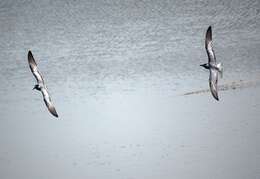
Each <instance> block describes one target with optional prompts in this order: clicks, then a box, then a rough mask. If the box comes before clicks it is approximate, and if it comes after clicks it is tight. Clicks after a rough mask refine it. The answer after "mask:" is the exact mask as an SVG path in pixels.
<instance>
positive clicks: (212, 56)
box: [205, 26, 216, 63]
mask: <svg viewBox="0 0 260 179" xmlns="http://www.w3.org/2000/svg"><path fill="white" fill-rule="evenodd" d="M205 48H206V51H207V54H208V59H209V63H216V56H215V53H214V50H213V46H212V30H211V26H209V28H208V30H207V32H206V38H205Z"/></svg>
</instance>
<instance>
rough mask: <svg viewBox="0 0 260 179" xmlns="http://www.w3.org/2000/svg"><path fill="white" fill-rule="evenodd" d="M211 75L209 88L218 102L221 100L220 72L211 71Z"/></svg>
mask: <svg viewBox="0 0 260 179" xmlns="http://www.w3.org/2000/svg"><path fill="white" fill-rule="evenodd" d="M209 71H210V75H209V87H210V91H211V94H212V95H213V97H214V98H215V99H216V100H219V98H218V71H217V70H216V69H210V70H209Z"/></svg>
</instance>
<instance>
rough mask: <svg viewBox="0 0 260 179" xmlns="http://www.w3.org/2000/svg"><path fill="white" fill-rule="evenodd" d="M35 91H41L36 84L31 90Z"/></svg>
mask: <svg viewBox="0 0 260 179" xmlns="http://www.w3.org/2000/svg"><path fill="white" fill-rule="evenodd" d="M35 89H36V90H39V91H40V90H41V88H40V86H39V85H38V84H36V85H34V87H33V89H32V90H35Z"/></svg>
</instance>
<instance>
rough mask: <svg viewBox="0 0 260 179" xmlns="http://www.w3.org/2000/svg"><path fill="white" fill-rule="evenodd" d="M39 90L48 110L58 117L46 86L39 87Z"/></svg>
mask: <svg viewBox="0 0 260 179" xmlns="http://www.w3.org/2000/svg"><path fill="white" fill-rule="evenodd" d="M41 92H42V95H43V100H44V102H45V104H46V106H47V108H48V110H49V112H50V113H51V114H52V115H53V116H55V117H58V113H57V111H56V109H55V107H54V105H53V104H52V101H51V98H50V95H49V93H48V91H47V89H46V87H44V88H41Z"/></svg>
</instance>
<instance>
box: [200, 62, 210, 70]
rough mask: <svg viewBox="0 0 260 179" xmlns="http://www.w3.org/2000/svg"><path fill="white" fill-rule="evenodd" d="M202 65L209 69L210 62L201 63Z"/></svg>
mask: <svg viewBox="0 0 260 179" xmlns="http://www.w3.org/2000/svg"><path fill="white" fill-rule="evenodd" d="M200 66H202V67H204V68H206V69H209V64H207V63H204V64H201V65H200Z"/></svg>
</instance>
